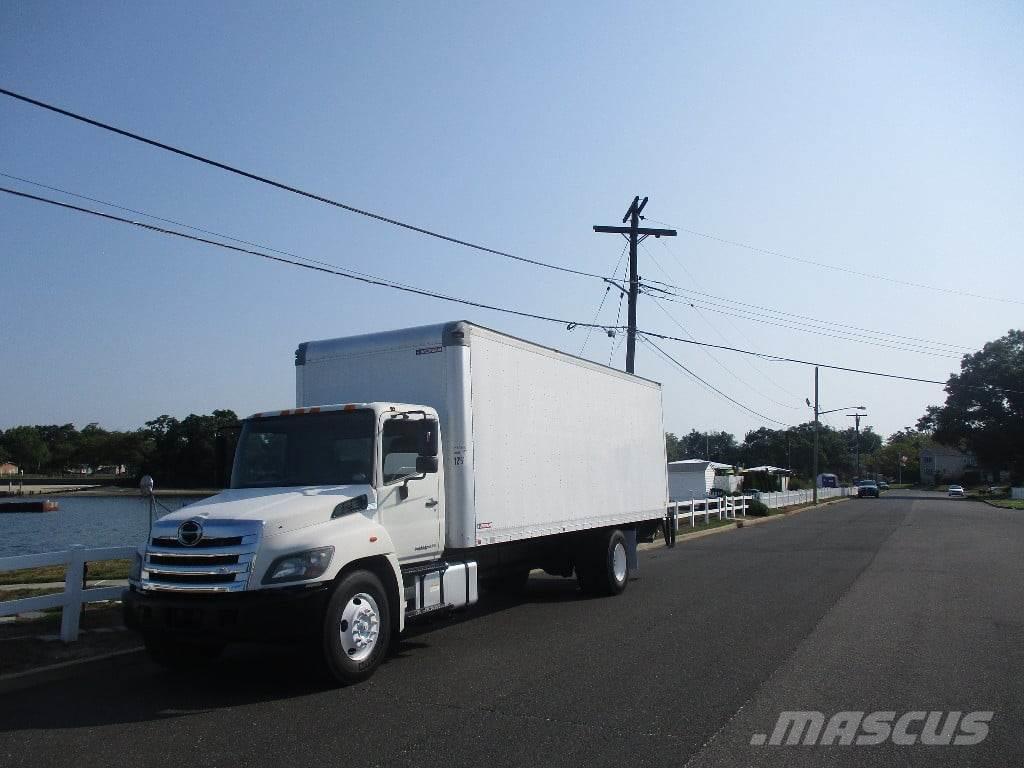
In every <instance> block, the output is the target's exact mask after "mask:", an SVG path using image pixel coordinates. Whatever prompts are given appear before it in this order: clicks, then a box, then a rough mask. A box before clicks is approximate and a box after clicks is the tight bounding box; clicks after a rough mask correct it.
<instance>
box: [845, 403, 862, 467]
mask: <svg viewBox="0 0 1024 768" xmlns="http://www.w3.org/2000/svg"><path fill="white" fill-rule="evenodd" d="M846 415H847V416H852V417H853V420H854V424H855V425H856V434H855V436H854V439H855V440H856V441H857V442H856V446H857V447H856V451H857V479H858V480H860V417H861V416H867V414H866V413H848V414H846Z"/></svg>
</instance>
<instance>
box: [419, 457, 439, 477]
mask: <svg viewBox="0 0 1024 768" xmlns="http://www.w3.org/2000/svg"><path fill="white" fill-rule="evenodd" d="M416 471H417V472H418V473H419V474H421V475H432V474H435V473H436V472H437V456H417V457H416Z"/></svg>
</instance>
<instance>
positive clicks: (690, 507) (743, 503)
mask: <svg viewBox="0 0 1024 768" xmlns="http://www.w3.org/2000/svg"><path fill="white" fill-rule="evenodd" d="M753 498H754V497H753V496H720V497H718V498H714V499H690V500H689V501H670V502H669V504H668V514H669V517H671V518H674V519H675V521H676V529H677V530H678V528H679V521H680V520H689V521H690V527H691V528H693V527H694V526H695V525H697V519H698V518H700V517H703V518H704V524H705V525H707V523H708V522H710V520H711V518H712V517H715V519H717V520H734V519H735V518H736V515H737V514H739V515H742V516H744V517H746V514H747V508H748V507H749V506H750V502H751V501H752V500H753Z"/></svg>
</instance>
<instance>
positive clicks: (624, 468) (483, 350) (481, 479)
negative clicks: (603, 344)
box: [454, 326, 667, 546]
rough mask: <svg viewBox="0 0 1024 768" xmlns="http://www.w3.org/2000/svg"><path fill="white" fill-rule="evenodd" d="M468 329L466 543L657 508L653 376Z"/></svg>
mask: <svg viewBox="0 0 1024 768" xmlns="http://www.w3.org/2000/svg"><path fill="white" fill-rule="evenodd" d="M470 335H471V342H470V345H469V348H470V365H471V381H472V398H473V402H472V410H473V425H472V426H473V461H474V465H473V471H474V474H475V478H474V480H475V482H474V486H475V493H476V495H475V509H476V517H477V519H476V541H475V542H473V543H475V544H477V545H481V544H492V543H497V542H502V541H513V540H516V539H525V538H532V537H535V536H545V535H550V534H557V533H563V532H568V531H576V530H584V529H588V528H597V527H602V526H607V525H617V524H624V523H630V522H638V521H641V520H652V519H656V518H658V517H660V516H662V515H664V513H665V504H666V501H667V478H666V470H665V468H666V461H665V440H664V428H663V422H662V402H661V386H660V385H659V384H656V383H654V382H651V381H647V380H645V379H641V378H639V377H636V376H630V375H628V374H625V373H622V372H620V371H616V370H614V369H611V368H607V367H605V366H601V365H598V364H596V363H591V362H589V361H586V360H582V359H580V358H575V357H572V356H570V355H566V354H563V353H560V352H557V351H555V350H551V349H548V348H546V347H541V346H538V345H536V344H531V343H529V342H524V341H522V340H519V339H516V338H514V337H510V336H506V335H504V334H500V333H495V332H493V331H490V330H488V329H485V328H480V327H478V326H473V327H472V331H471V334H470ZM454 546H459V544H454ZM462 546H471V544H470V543H469V542H464V543H463V544H462Z"/></svg>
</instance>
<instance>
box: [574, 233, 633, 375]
mask: <svg viewBox="0 0 1024 768" xmlns="http://www.w3.org/2000/svg"><path fill="white" fill-rule="evenodd" d="M628 247H629V244H628V243H627V244H626V245H623V246H622V250H621V251H620V252H619V260H618V261H616V262H615V266H614V267H612V277H615V275H616V274H618V271H619V264H621V263H622V257H623V256H625V255H626V248H628ZM611 289H612V287H611V286H610V285H606V286H605V287H604V295H603V296H602V297H601V303H600V304H598V305H597V311H596V312H594V319H593V320H591V322H593V323H596V322H597V317H598V315H600V314H601V310H602V309H604V303H605V302H606V301H608V292H609V291H610V290H611ZM619 296H620V297H621V296H622V294H621V292H620V293H619ZM593 333H594V329H593V328H588V329H587V337H586V338H585V339H584V340H583V346H582V347H580V356H581V357H582V355H583V352H584V350H586V348H587V344H589V343H590V337H591V336H592V335H593Z"/></svg>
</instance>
